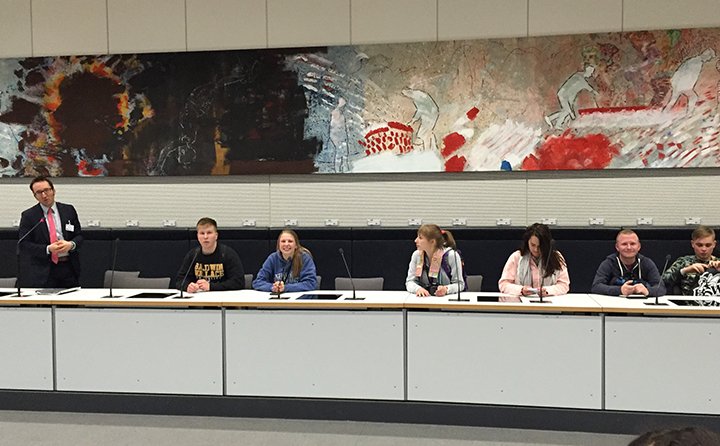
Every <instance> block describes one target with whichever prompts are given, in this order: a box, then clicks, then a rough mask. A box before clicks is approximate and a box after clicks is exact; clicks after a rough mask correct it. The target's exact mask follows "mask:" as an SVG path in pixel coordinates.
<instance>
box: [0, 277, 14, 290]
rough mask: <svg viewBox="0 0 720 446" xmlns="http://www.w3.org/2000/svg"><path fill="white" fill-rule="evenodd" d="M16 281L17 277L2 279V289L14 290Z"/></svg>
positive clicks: (0, 285) (0, 279)
mask: <svg viewBox="0 0 720 446" xmlns="http://www.w3.org/2000/svg"><path fill="white" fill-rule="evenodd" d="M16 281H17V279H16V278H15V277H0V288H14V287H15V282H16Z"/></svg>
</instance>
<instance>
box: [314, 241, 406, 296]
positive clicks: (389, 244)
mask: <svg viewBox="0 0 720 446" xmlns="http://www.w3.org/2000/svg"><path fill="white" fill-rule="evenodd" d="M352 235H353V240H352V253H353V255H352V266H351V268H352V271H353V275H355V276H357V277H384V278H385V284H384V288H385V289H386V290H404V289H405V277H406V276H407V272H408V265H409V264H410V257H411V256H412V253H413V252H414V251H415V242H414V240H415V237H417V228H413V229H353V231H352ZM343 275H344V274H343ZM323 280H324V279H323ZM332 280H333V282H334V280H335V279H334V278H333V279H332Z"/></svg>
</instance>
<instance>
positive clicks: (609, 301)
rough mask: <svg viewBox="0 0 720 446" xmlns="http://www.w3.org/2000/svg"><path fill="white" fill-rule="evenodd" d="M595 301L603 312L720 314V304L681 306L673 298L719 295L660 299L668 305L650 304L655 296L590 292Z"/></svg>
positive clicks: (683, 314) (675, 314) (679, 314)
mask: <svg viewBox="0 0 720 446" xmlns="http://www.w3.org/2000/svg"><path fill="white" fill-rule="evenodd" d="M589 296H590V298H592V299H593V300H594V301H595V302H597V303H598V304H600V306H601V307H602V311H603V313H624V314H628V313H631V314H637V315H642V314H649V315H672V316H698V315H699V316H718V315H720V306H717V307H713V306H681V305H676V304H675V303H673V302H672V300H678V299H683V300H705V301H718V299H719V297H717V296H715V297H709V296H708V297H694V296H663V297H660V298H659V299H658V301H659V302H660V303H661V304H662V303H664V304H666V305H648V303H654V302H655V298H654V297H649V298H645V299H628V298H625V297H620V296H605V295H601V294H590V295H589Z"/></svg>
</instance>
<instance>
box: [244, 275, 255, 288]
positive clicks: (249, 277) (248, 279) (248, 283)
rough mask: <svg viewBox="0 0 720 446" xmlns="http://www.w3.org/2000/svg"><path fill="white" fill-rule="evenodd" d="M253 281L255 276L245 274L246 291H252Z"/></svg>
mask: <svg viewBox="0 0 720 446" xmlns="http://www.w3.org/2000/svg"><path fill="white" fill-rule="evenodd" d="M252 281H253V275H252V274H245V287H244V288H245V289H246V290H252Z"/></svg>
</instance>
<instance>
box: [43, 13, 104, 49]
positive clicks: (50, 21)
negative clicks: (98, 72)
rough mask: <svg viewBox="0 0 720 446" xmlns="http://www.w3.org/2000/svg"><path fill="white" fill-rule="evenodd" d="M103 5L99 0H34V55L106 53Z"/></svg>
mask: <svg viewBox="0 0 720 446" xmlns="http://www.w3.org/2000/svg"><path fill="white" fill-rule="evenodd" d="M106 6H107V5H106V3H105V2H104V1H98V0H63V1H57V0H33V1H32V31H33V55H34V56H55V55H70V54H106V53H107V52H108V32H107V31H108V30H107V7H106Z"/></svg>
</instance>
